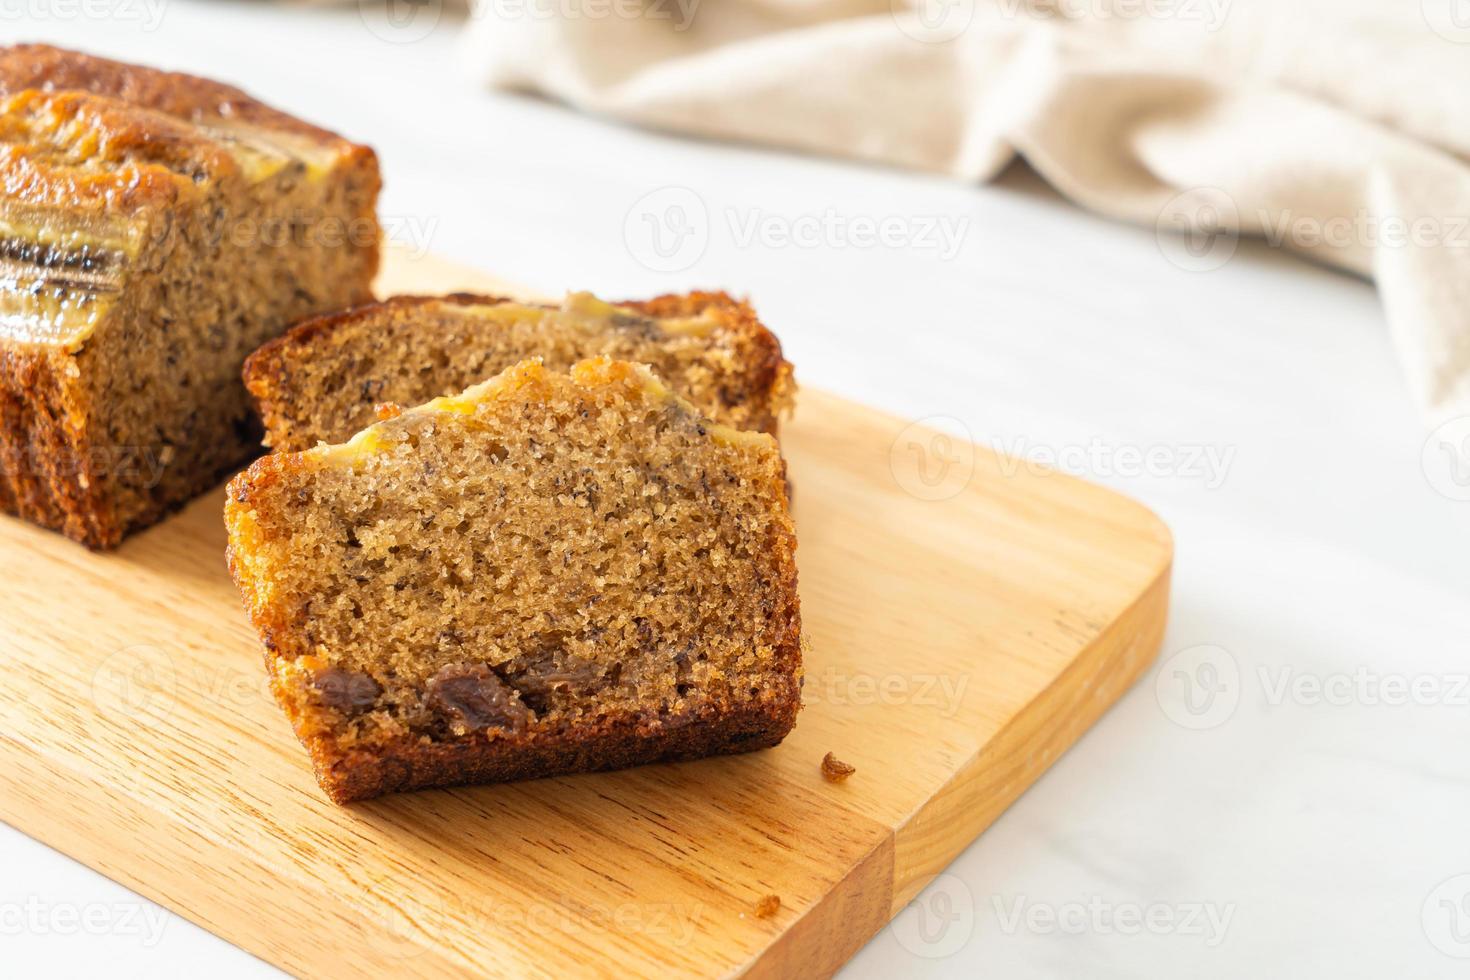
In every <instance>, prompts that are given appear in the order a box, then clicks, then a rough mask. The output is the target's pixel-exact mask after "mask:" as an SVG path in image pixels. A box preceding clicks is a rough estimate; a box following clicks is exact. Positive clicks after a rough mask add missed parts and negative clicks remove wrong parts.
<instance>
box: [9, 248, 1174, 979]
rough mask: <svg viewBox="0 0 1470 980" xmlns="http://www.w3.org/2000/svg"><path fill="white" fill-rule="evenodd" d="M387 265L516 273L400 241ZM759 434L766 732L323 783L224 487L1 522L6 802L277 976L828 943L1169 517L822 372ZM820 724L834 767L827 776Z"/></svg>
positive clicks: (1056, 732)
mask: <svg viewBox="0 0 1470 980" xmlns="http://www.w3.org/2000/svg"><path fill="white" fill-rule="evenodd" d="M380 285H381V289H382V291H383V292H385V293H386V292H400V291H413V292H437V291H443V290H449V289H456V288H465V289H480V290H486V289H499V290H501V291H506V287H505V286H504V285H503V284H497V283H495V282H493V281H492V280H489V279H487V278H486V277H484V276H483V275H478V274H476V273H474V272H472V271H469V270H464V269H458V268H455V267H452V266H447V265H445V264H443V263H440V262H437V261H434V260H432V259H423V260H418V261H410V260H409V259H407V258H406V257H405V256H404V255H403V254H401V253H391V254H390V257H389V263H388V268H387V269H386V270H385V275H384V279H383V281H382V283H381V284H380ZM776 327H777V329H778V331H779V327H780V325H779V324H778V325H776ZM799 367H800V366H799V365H798V370H799ZM782 442H783V447H784V449H785V451H786V453H787V456H788V458H789V461H790V472H791V477H792V481H793V484H794V486H795V488H796V492H795V511H796V521H797V527H798V533H799V536H800V550H799V553H798V560H799V564H800V569H801V593H802V603H803V614H804V620H805V630H806V633H807V636H808V637H809V639H810V643H811V649H810V652H809V654H808V657H807V680H806V687H805V701H806V707H805V709H804V710H803V712H802V714H801V716H800V719H799V721H798V723H797V726H796V730H795V731H794V732H793V733H792V735H791V736H790V737H789V738H788V739H787V740H786V742H785V743H784V744H782V745H781V746H779V747H778V748H775V749H772V750H769V751H765V752H760V753H756V754H752V755H746V756H739V757H732V758H723V759H713V760H706V761H702V762H693V763H683V764H678V765H663V766H650V767H646V768H643V769H638V770H633V771H629V772H622V773H612V774H603V775H590V776H574V777H567V778H559V779H549V780H542V781H538V782H532V783H521V784H516V785H508V786H492V787H479V788H471V789H455V790H441V791H431V792H425V793H419V794H412V795H406V796H400V797H392V798H386V799H382V800H377V801H373V802H370V803H365V804H357V805H353V806H351V807H346V808H340V807H336V806H333V805H332V804H331V803H328V802H327V801H326V799H325V798H324V797H323V796H322V794H321V792H320V791H319V790H318V789H317V786H316V784H315V783H314V781H313V780H312V777H311V773H310V770H309V768H308V766H307V760H306V755H305V753H304V752H303V751H302V749H301V748H300V746H299V745H298V744H297V742H296V740H295V738H294V737H293V736H292V734H291V731H290V729H289V728H288V726H287V724H286V721H285V719H284V717H283V716H282V715H281V714H280V712H279V711H278V710H277V709H276V707H275V705H274V704H273V703H272V701H271V699H270V697H269V694H268V691H267V688H266V685H265V677H264V670H263V667H262V663H261V655H260V650H259V646H258V643H257V641H256V638H255V636H254V635H253V634H252V632H251V631H250V630H249V628H248V627H247V626H246V623H245V620H244V617H243V615H242V613H241V609H240V600H239V597H238V595H237V594H236V593H235V590H234V588H233V587H232V586H231V584H230V581H229V579H228V577H227V575H226V573H225V568H224V560H223V557H222V554H223V548H224V530H223V527H222V525H221V519H220V511H221V506H222V501H223V493H222V490H217V491H215V492H213V493H211V494H208V495H206V496H205V497H204V498H202V499H200V500H198V501H195V502H194V503H193V504H192V505H191V506H190V507H188V508H187V509H186V510H185V511H183V512H182V513H181V514H179V515H177V516H175V517H173V518H171V519H169V520H167V521H165V522H164V523H163V524H161V525H159V526H158V527H155V528H153V529H151V530H149V531H146V532H144V533H142V534H140V535H137V536H135V537H133V538H131V539H130V540H129V541H128V542H127V543H126V544H125V545H124V546H123V547H122V549H121V550H119V551H118V552H116V553H114V554H108V555H94V554H90V553H88V552H87V551H85V550H83V549H82V548H80V547H78V546H76V545H74V544H72V543H70V542H68V541H66V540H64V539H63V538H61V537H59V536H57V535H54V534H50V533H48V532H46V531H42V530H40V529H38V528H34V527H30V526H28V525H25V524H22V523H20V522H17V521H15V520H13V519H9V518H0V561H3V563H4V566H5V568H6V569H7V570H8V572H7V576H6V578H7V588H6V589H5V590H4V595H3V597H0V621H3V626H4V629H3V633H0V819H3V820H4V821H6V822H7V823H9V824H11V825H12V826H14V827H17V828H19V829H20V830H22V831H24V832H25V833H27V834H30V835H31V836H33V837H35V838H37V839H39V840H41V841H44V842H46V843H47V844H50V845H51V846H53V847H55V848H57V849H58V850H61V851H63V852H65V853H67V854H70V855H72V856H74V857H76V858H77V859H79V860H81V861H83V862H85V863H87V864H88V865H90V866H91V867H93V868H96V869H97V870H98V871H100V872H102V873H103V874H106V875H108V876H109V877H112V878H114V879H116V880H118V881H120V882H122V883H124V884H126V885H128V886H130V887H132V888H134V889H136V890H137V891H139V892H141V893H142V894H144V895H147V896H148V897H150V898H152V899H154V900H156V901H158V902H160V903H162V904H163V905H165V906H167V907H169V908H170V909H173V910H174V911H176V912H178V913H179V914H181V915H184V916H186V917H188V918H189V919H192V920H193V921H195V922H197V923H199V924H200V925H202V926H204V927H205V928H207V929H209V930H211V931H213V932H215V933H217V934H218V935H220V936H222V937H224V938H225V939H227V940H229V941H231V942H233V943H236V944H238V945H240V946H242V947H244V948H245V949H248V950H250V951H252V952H254V953H256V954H258V955H260V956H261V957H263V958H265V959H266V960H269V961H270V962H272V963H275V964H278V965H280V966H281V967H283V968H284V969H286V970H289V971H292V972H294V973H297V974H303V975H311V976H332V977H335V976H355V975H360V974H361V973H363V972H364V971H375V972H376V971H391V972H392V973H393V974H395V975H402V976H448V975H455V976H461V975H465V974H472V975H492V976H498V975H531V976H557V977H564V976H578V975H593V974H602V973H606V972H608V971H610V970H616V971H618V972H619V973H622V974H635V975H659V976H661V975H669V974H671V973H674V974H680V975H683V974H697V975H724V974H734V973H741V972H748V973H750V974H753V975H783V976H789V975H793V974H799V975H812V974H816V975H822V974H827V973H831V972H832V971H834V970H836V969H837V967H838V966H840V965H841V964H842V963H843V962H844V961H845V960H846V959H847V958H848V957H849V956H851V955H852V954H853V952H855V951H856V950H857V949H858V948H859V947H861V946H862V945H863V943H865V942H866V941H867V940H868V939H869V938H870V937H871V936H872V935H873V934H874V933H875V932H876V931H878V930H879V929H881V928H882V927H883V926H884V925H885V924H886V923H887V922H888V921H889V919H890V918H891V917H892V916H893V915H895V914H896V913H897V912H898V911H900V910H901V909H902V908H903V906H904V905H905V904H906V903H907V902H908V901H909V900H910V899H912V898H913V897H914V895H915V894H916V893H917V892H918V891H919V890H920V889H921V888H922V887H923V886H924V884H925V883H926V882H928V881H929V880H930V879H931V878H932V877H933V876H934V875H936V874H937V873H939V872H940V871H941V870H943V868H944V867H945V865H946V864H947V863H948V862H949V861H950V860H952V859H953V858H954V856H955V855H956V854H957V853H958V852H959V851H960V850H961V849H963V848H964V847H965V846H966V845H967V844H969V843H970V842H971V841H972V840H973V839H974V838H975V837H976V835H978V834H979V833H980V832H981V831H983V830H984V829H985V828H986V827H987V826H988V825H989V824H990V823H991V822H992V821H993V820H994V819H995V818H996V816H997V815H998V814H999V813H1000V812H1001V811H1002V810H1004V809H1005V807H1006V806H1008V805H1009V804H1010V803H1011V802H1012V801H1013V800H1014V799H1015V798H1016V797H1017V796H1018V795H1019V794H1020V793H1021V792H1023V791H1024V790H1025V789H1026V787H1027V786H1028V785H1030V784H1031V783H1032V782H1033V781H1034V780H1035V779H1036V778H1037V776H1038V775H1040V773H1042V772H1043V771H1044V770H1045V769H1046V768H1047V767H1048V766H1049V765H1050V764H1051V763H1052V762H1053V761H1054V760H1055V759H1056V758H1057V756H1058V755H1060V754H1061V753H1062V752H1064V751H1066V749H1067V747H1068V746H1070V745H1071V744H1072V743H1073V742H1074V741H1075V740H1076V739H1077V738H1078V737H1080V736H1081V735H1082V734H1083V732H1084V731H1085V730H1086V729H1087V727H1088V726H1089V725H1091V724H1092V723H1093V721H1095V720H1096V719H1097V717H1098V716H1099V715H1100V714H1101V713H1102V712H1103V711H1105V710H1106V709H1107V707H1108V706H1109V705H1110V704H1112V702H1113V701H1114V700H1115V699H1116V698H1117V697H1118V695H1119V694H1120V693H1122V691H1123V690H1124V689H1125V688H1126V687H1127V686H1128V685H1129V684H1130V683H1131V682H1132V681H1133V680H1134V679H1135V678H1136V677H1138V675H1139V674H1140V673H1141V672H1142V671H1143V670H1144V669H1145V667H1146V666H1147V665H1148V664H1149V662H1150V661H1151V660H1152V658H1153V656H1154V654H1155V653H1156V651H1157V649H1158V647H1159V643H1160V641H1161V637H1162V631H1163V628H1164V621H1165V615H1166V610H1167V604H1168V589H1169V569H1170V561H1171V555H1172V545H1171V541H1170V537H1169V533H1168V531H1167V530H1166V529H1165V528H1164V527H1163V525H1162V524H1161V523H1160V522H1159V521H1158V520H1157V519H1156V518H1155V517H1154V516H1153V515H1152V514H1150V513H1149V512H1148V511H1147V510H1145V509H1144V508H1142V507H1141V506H1139V505H1137V504H1135V503H1133V502H1131V501H1129V500H1126V499H1124V498H1121V497H1119V496H1117V495H1115V494H1113V493H1111V492H1109V491H1106V490H1103V489H1100V488H1098V487H1094V486H1091V485H1089V484H1086V483H1083V482H1080V481H1078V480H1075V479H1072V478H1070V477H1066V476H1061V475H1057V474H1050V473H1042V472H1038V471H1036V470H1035V469H1034V468H1032V467H1027V466H1019V465H1016V464H1014V463H1013V462H1008V461H1006V460H1004V459H1001V458H999V457H997V456H995V455H993V454H991V453H990V452H988V451H986V450H983V449H980V448H976V447H973V446H970V445H969V444H968V443H965V442H963V441H960V440H957V439H953V438H951V437H948V436H944V435H941V434H937V433H935V432H933V431H931V430H929V429H926V428H924V427H922V426H915V425H910V424H908V423H907V422H906V421H904V420H898V419H894V418H890V417H888V416H885V415H882V414H880V413H877V412H874V411H871V410H868V409H865V408H862V407H859V406H856V405H853V404H851V403H849V402H847V401H844V400H842V399H840V398H837V397H834V396H832V395H829V394H825V393H822V392H819V391H812V390H804V391H802V392H801V395H800V400H799V407H798V411H797V415H796V418H795V419H794V421H792V422H790V423H789V424H788V425H787V427H786V428H785V430H784V433H783V440H782ZM828 751H832V752H835V753H836V754H837V756H838V758H840V759H842V760H844V761H846V762H848V763H850V764H852V765H854V766H856V767H857V772H856V774H854V775H853V776H852V777H851V778H849V779H848V780H847V781H846V782H843V783H829V782H826V781H824V780H823V778H822V776H821V773H820V763H821V759H822V756H823V755H824V754H825V753H826V752H828ZM768 895H776V896H779V898H780V903H781V904H780V909H779V910H778V911H777V912H776V913H775V914H774V915H772V916H770V917H769V918H760V917H758V916H757V915H756V914H755V907H756V904H757V902H758V901H760V900H761V899H762V898H763V897H764V896H768Z"/></svg>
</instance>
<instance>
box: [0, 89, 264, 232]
mask: <svg viewBox="0 0 1470 980" xmlns="http://www.w3.org/2000/svg"><path fill="white" fill-rule="evenodd" d="M239 175H240V168H239V166H238V165H237V164H236V162H235V160H234V159H233V158H232V157H231V156H230V154H229V153H228V152H226V151H225V150H224V149H223V148H222V147H221V146H220V145H219V143H218V142H216V141H214V140H211V139H208V138H205V137H203V136H201V135H200V134H199V133H198V132H197V131H196V130H194V129H193V128H191V127H190V126H188V125H186V124H184V123H181V122H179V121H178V120H176V119H173V118H171V117H169V116H166V115H164V114H162V113H159V112H153V111H150V110H147V109H139V108H137V107H135V106H130V105H128V104H127V103H124V102H119V101H117V100H115V99H109V98H104V97H101V96H95V95H87V94H84V93H81V92H61V93H52V94H48V93H45V92H40V91H36V90H33V89H31V90H26V91H23V92H20V93H18V94H16V95H13V96H10V97H9V98H6V99H3V100H0V192H3V194H4V196H5V198H6V200H7V201H10V202H21V203H23V204H28V205H32V206H36V207H46V208H58V209H67V210H71V211H79V210H83V209H85V210H88V211H99V212H111V213H113V214H117V215H125V214H130V213H132V212H136V211H138V210H140V209H143V208H166V207H171V206H174V205H177V204H180V203H181V202H183V201H185V200H188V199H190V198H192V197H196V196H198V195H199V194H200V191H199V187H200V185H201V184H202V183H205V182H214V181H221V180H229V179H232V178H238V177H239Z"/></svg>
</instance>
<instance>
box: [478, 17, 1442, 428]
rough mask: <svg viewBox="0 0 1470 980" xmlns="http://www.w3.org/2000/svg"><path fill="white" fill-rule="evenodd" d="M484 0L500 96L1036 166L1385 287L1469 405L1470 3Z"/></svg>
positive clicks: (1176, 226)
mask: <svg viewBox="0 0 1470 980" xmlns="http://www.w3.org/2000/svg"><path fill="white" fill-rule="evenodd" d="M474 3H475V5H476V6H475V10H474V14H473V16H472V17H471V20H470V25H469V29H468V33H467V36H466V39H465V40H466V53H467V55H468V57H469V58H470V59H471V61H472V64H473V66H474V68H475V70H477V71H479V72H481V73H482V74H483V78H484V79H485V80H486V81H487V82H488V83H489V84H492V85H495V86H499V87H504V88H513V89H521V90H533V91H539V92H542V93H545V94H547V95H549V96H551V97H554V98H557V99H560V100H564V101H565V102H568V103H570V104H572V105H574V106H577V107H579V108H582V109H585V110H588V111H592V112H597V113H604V114H607V115H611V116H616V117H620V118H622V119H626V120H629V121H631V122H635V123H639V124H643V125H647V126H654V127H659V128H662V129H669V130H679V131H685V132H689V133H694V134H699V135H704V136H714V137H722V138H729V139H739V140H750V141H754V142H759V143H764V144H770V145H776V146H786V147H794V148H799V149H803V150H808V151H816V152H821V153H830V154H837V155H842V156H848V157H854V158H860V159H863V160H869V161H877V162H881V163H886V164H893V165H896V166H903V167H910V168H916V169H920V170H927V171H937V172H942V173H947V174H951V175H953V176H955V177H958V178H961V179H964V180H989V179H991V178H993V177H995V176H996V174H998V173H999V172H1000V171H1001V170H1002V169H1003V168H1004V167H1005V166H1006V164H1007V163H1008V162H1009V161H1011V160H1012V159H1013V158H1014V157H1015V156H1016V155H1017V154H1019V155H1020V156H1022V157H1024V158H1025V159H1026V160H1027V161H1028V162H1029V163H1030V164H1031V166H1033V167H1034V168H1035V169H1036V170H1037V171H1038V172H1040V173H1041V174H1042V175H1043V176H1044V177H1045V178H1046V179H1047V180H1048V181H1049V182H1050V183H1051V184H1052V185H1053V186H1055V187H1056V188H1057V189H1059V190H1060V191H1061V192H1062V193H1064V194H1066V195H1067V196H1068V197H1070V198H1072V199H1073V200H1074V201H1076V202H1078V203H1079V204H1082V205H1084V206H1086V207H1089V208H1092V209H1094V210H1096V211H1099V212H1102V213H1105V214H1108V215H1112V216H1115V217H1117V218H1120V219H1124V220H1128V221H1133V222H1138V223H1141V224H1144V225H1147V226H1151V227H1156V228H1158V229H1160V238H1161V248H1163V249H1164V250H1165V253H1166V254H1167V255H1171V256H1172V257H1174V258H1175V260H1176V261H1178V262H1180V264H1183V265H1185V266H1186V267H1188V268H1192V269H1196V270H1198V271H1200V272H1201V273H1203V272H1206V271H1208V270H1209V269H1211V268H1216V267H1218V266H1219V265H1220V264H1222V263H1223V262H1224V261H1227V260H1228V259H1229V256H1230V254H1231V252H1232V251H1233V247H1234V239H1233V235H1234V233H1235V232H1237V231H1239V232H1241V233H1244V234H1254V235H1263V236H1265V237H1266V238H1267V240H1269V241H1271V242H1273V243H1275V244H1280V245H1283V246H1285V247H1289V248H1293V249H1296V250H1299V251H1301V252H1303V253H1306V254H1308V255H1310V256H1312V257H1313V258H1315V259H1318V260H1320V261H1323V262H1326V263H1329V264H1331V265H1334V266H1337V267H1340V268H1343V269H1347V270H1350V271H1352V272H1355V273H1358V274H1361V275H1364V276H1368V277H1371V278H1372V279H1373V280H1374V281H1375V282H1376V283H1377V285H1378V289H1379V291H1380V294H1381V296H1382V298H1383V304H1384V306H1385V308H1386V310H1387V314H1388V320H1389V322H1390V324H1391V329H1392V331H1393V336H1394V339H1395V342H1396V345H1397V348H1398V350H1399V351H1400V352H1401V356H1402V360H1403V364H1404V368H1405V370H1406V371H1407V374H1408V377H1409V379H1410V382H1411V384H1412V386H1413V388H1414V390H1415V392H1416V393H1417V395H1418V397H1419V399H1420V402H1421V403H1422V405H1423V407H1424V409H1425V411H1426V413H1427V414H1428V415H1429V417H1430V418H1431V420H1433V421H1442V420H1446V419H1448V418H1453V417H1457V416H1460V415H1465V414H1470V164H1467V160H1470V0H474ZM1190 229H1193V231H1194V234H1193V235H1190V234H1184V235H1180V234H1178V233H1179V232H1181V231H1189V230H1190ZM1212 231H1213V232H1215V234H1210V233H1211V232H1212Z"/></svg>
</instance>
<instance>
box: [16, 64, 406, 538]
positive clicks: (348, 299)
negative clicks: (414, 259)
mask: <svg viewBox="0 0 1470 980" xmlns="http://www.w3.org/2000/svg"><path fill="white" fill-rule="evenodd" d="M378 188H379V177H378V167H377V162H376V158H375V157H374V155H373V152H372V151H371V150H369V149H368V148H367V147H363V146H358V145H355V144H353V143H349V142H347V141H346V140H344V139H341V138H340V137H337V136H334V135H333V134H331V133H328V132H326V131H324V130H320V129H317V128H315V127H313V126H309V125H307V124H305V123H302V122H299V121H297V120H295V119H292V118H291V117H290V116H287V115H285V114H283V113H280V112H277V111H275V110H273V109H270V108H268V107H267V106H264V105H262V104H261V103H259V102H256V101H255V100H253V99H251V98H250V97H249V96H247V95H245V94H244V93H242V92H240V91H238V90H237V89H233V88H229V87H228V86H223V85H218V84H215V83H212V82H208V81H206V80H203V79H197V78H191V77H189V76H186V75H177V74H170V73H166V72H159V71H154V70H151V69H147V68H139V67H134V66H130V65H124V64H119V63H117V62H112V61H106V60H103V59H100V58H92V57H88V56H86V55H81V54H75V53H72V52H67V51H61V50H58V49H55V48H47V47H42V46H36V45H22V46H16V47H5V48H0V512H6V513H10V514H18V515H20V516H22V517H25V518H27V519H29V520H32V521H35V522H37V523H39V524H42V525H45V526H47V527H50V528H54V529H57V530H60V531H63V532H64V533H66V534H67V535H69V536H70V537H72V538H75V539H76V540H78V541H82V542H84V543H86V544H88V545H90V546H92V547H98V548H103V547H111V546H114V545H116V544H117V543H118V542H119V541H120V540H121V539H122V537H123V536H124V535H125V534H126V533H128V532H129V531H131V530H133V529H136V528H140V527H143V526H145V525H147V524H150V523H152V522H154V521H156V520H158V519H159V518H160V517H161V516H162V515H164V514H165V513H167V512H168V511H169V510H170V509H171V508H173V507H175V506H177V505H178V504H180V503H182V502H183V501H186V500H188V499H189V498H190V497H192V496H194V495H196V494H198V493H199V492H201V491H203V490H205V489H207V488H209V487H211V486H213V485H214V484H215V483H217V482H218V481H219V480H220V479H222V478H223V477H224V476H226V475H228V473H229V472H230V471H231V470H232V469H233V468H234V467H236V466H237V465H238V464H239V463H241V462H242V461H244V460H245V459H247V458H249V456H250V455H252V454H253V453H255V452H258V451H259V450H258V445H259V430H258V423H257V422H256V421H255V420H254V416H253V413H252V410H251V406H250V401H249V396H248V395H247V393H246V391H245V388H244V385H243V384H242V383H241V381H240V367H241V365H242V363H243V362H244V360H245V357H246V355H247V354H249V353H250V352H251V351H252V350H254V349H255V348H256V347H258V346H260V344H262V343H264V342H265V341H266V340H268V339H269V338H271V337H274V336H277V335H278V334H280V333H281V332H282V331H283V330H284V329H285V328H286V326H287V325H288V324H290V323H291V322H293V321H295V320H298V319H300V318H302V317H306V316H310V315H312V314H315V313H320V312H323V311H326V310H329V309H337V308H340V307H342V306H345V305H350V304H353V303H361V302H365V301H367V300H368V299H370V298H371V292H370V288H369V287H370V283H371V280H372V278H373V276H374V274H375V273H376V270H377V264H378V237H379V234H378V225H377V221H376V219H375V217H374V208H375V204H376V199H377V193H378Z"/></svg>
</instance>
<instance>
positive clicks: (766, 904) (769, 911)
mask: <svg viewBox="0 0 1470 980" xmlns="http://www.w3.org/2000/svg"><path fill="white" fill-rule="evenodd" d="M779 911H781V896H780V895H766V896H765V897H763V898H762V899H761V900H760V901H759V902H756V903H755V917H756V918H757V919H769V918H770V917H771V916H773V915H775V914H776V913H777V912H779Z"/></svg>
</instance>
